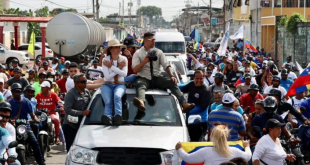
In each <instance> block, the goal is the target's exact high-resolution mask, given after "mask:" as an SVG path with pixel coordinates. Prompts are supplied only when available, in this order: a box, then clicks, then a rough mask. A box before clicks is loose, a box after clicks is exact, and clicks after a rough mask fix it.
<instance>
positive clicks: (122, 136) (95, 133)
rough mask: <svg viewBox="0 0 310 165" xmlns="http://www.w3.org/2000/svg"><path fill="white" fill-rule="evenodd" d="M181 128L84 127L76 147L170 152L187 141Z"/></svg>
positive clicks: (134, 126) (79, 134) (133, 126)
mask: <svg viewBox="0 0 310 165" xmlns="http://www.w3.org/2000/svg"><path fill="white" fill-rule="evenodd" d="M185 137H187V132H186V134H185V131H184V128H183V127H181V126H180V127H167V126H137V125H130V126H119V127H114V126H108V127H106V126H103V125H84V126H83V127H82V128H81V129H80V130H79V133H78V135H77V141H76V143H75V144H76V145H78V146H81V147H85V148H100V147H140V148H161V149H166V150H172V149H174V148H175V144H176V143H177V142H179V141H181V142H186V141H187V138H185Z"/></svg>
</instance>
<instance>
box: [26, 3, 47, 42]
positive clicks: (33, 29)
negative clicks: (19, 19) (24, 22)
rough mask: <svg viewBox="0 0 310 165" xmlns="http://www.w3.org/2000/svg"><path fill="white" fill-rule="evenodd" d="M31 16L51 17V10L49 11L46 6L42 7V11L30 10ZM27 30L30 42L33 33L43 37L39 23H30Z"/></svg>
mask: <svg viewBox="0 0 310 165" xmlns="http://www.w3.org/2000/svg"><path fill="white" fill-rule="evenodd" d="M34 13H35V14H34ZM29 16H30V17H33V16H36V17H49V16H50V14H49V9H48V7H47V6H45V7H42V8H40V9H37V10H35V11H34V12H33V11H32V10H29ZM27 29H28V34H27V38H28V40H27V41H29V39H30V35H31V33H32V32H34V33H35V34H36V36H41V27H40V23H38V22H28V26H27Z"/></svg>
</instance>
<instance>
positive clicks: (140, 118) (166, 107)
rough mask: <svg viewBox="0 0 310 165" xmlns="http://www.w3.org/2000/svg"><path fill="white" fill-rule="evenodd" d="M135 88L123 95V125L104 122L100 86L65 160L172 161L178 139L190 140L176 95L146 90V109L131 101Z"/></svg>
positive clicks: (167, 164) (74, 163) (137, 164)
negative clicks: (109, 124)
mask: <svg viewBox="0 0 310 165" xmlns="http://www.w3.org/2000/svg"><path fill="white" fill-rule="evenodd" d="M135 96H136V92H135V89H126V94H125V95H124V97H123V98H122V102H123V113H122V117H123V122H122V124H121V125H120V126H118V127H117V126H105V125H103V124H102V123H101V116H102V115H103V114H104V102H103V100H102V97H101V91H100V89H99V90H98V91H96V92H95V94H94V95H93V98H92V101H91V102H90V104H89V106H88V109H90V110H91V114H90V116H89V117H84V118H83V119H82V121H81V125H80V128H79V131H78V132H77V135H76V137H75V140H74V142H73V145H72V147H71V149H70V151H69V152H68V156H67V160H66V164H67V165H77V164H135V165H140V164H141V165H148V164H160V165H170V164H171V162H172V157H173V153H174V148H175V145H176V143H177V142H179V141H180V142H189V140H190V139H189V134H188V130H187V127H186V124H185V119H184V115H183V114H182V111H181V107H180V105H179V103H178V100H177V98H176V97H175V96H174V95H172V94H171V93H168V92H165V91H162V90H147V91H146V100H147V101H146V103H145V105H146V111H145V112H139V111H138V110H137V108H136V107H134V105H133V104H132V99H133V98H134V97H135Z"/></svg>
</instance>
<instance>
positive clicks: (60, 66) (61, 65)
mask: <svg viewBox="0 0 310 165" xmlns="http://www.w3.org/2000/svg"><path fill="white" fill-rule="evenodd" d="M63 69H65V65H63V64H61V63H60V64H59V67H58V72H59V73H61V71H62V70H63Z"/></svg>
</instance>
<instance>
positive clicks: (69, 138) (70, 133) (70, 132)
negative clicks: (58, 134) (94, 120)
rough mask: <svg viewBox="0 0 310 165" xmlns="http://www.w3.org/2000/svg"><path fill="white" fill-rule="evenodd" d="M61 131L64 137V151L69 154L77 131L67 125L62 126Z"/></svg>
mask: <svg viewBox="0 0 310 165" xmlns="http://www.w3.org/2000/svg"><path fill="white" fill-rule="evenodd" d="M62 129H63V131H64V135H65V138H66V149H67V152H69V150H70V148H71V146H72V144H73V142H74V139H75V136H76V134H77V131H78V130H77V129H75V128H72V127H71V126H70V125H68V124H64V125H63V126H62Z"/></svg>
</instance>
